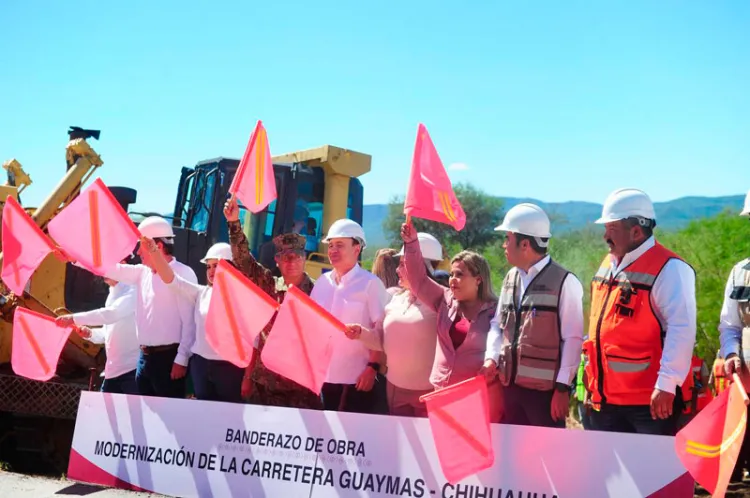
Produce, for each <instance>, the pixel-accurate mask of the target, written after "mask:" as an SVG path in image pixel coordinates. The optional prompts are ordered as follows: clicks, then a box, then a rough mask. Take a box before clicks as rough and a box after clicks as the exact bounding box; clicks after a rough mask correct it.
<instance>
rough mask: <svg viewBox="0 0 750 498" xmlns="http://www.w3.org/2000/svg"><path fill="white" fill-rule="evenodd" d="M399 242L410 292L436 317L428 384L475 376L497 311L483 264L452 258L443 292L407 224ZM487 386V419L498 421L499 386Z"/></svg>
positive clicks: (477, 258) (466, 256) (466, 255)
mask: <svg viewBox="0 0 750 498" xmlns="http://www.w3.org/2000/svg"><path fill="white" fill-rule="evenodd" d="M401 238H402V239H403V240H404V257H403V259H404V262H405V265H406V272H407V276H408V279H409V285H410V287H411V292H412V293H413V294H414V295H416V296H417V299H419V301H421V302H422V303H423V304H425V305H426V306H427V307H428V308H430V309H432V310H433V311H435V312H436V313H437V349H436V351H435V362H434V364H433V367H432V373H431V374H430V383H431V384H432V386H433V387H434V388H435V389H441V388H444V387H447V386H449V385H452V384H456V383H458V382H461V381H463V380H466V379H469V378H471V377H475V376H476V375H477V373H478V372H479V370H480V368H482V364H483V363H484V353H485V349H486V346H487V333H488V332H489V330H490V320H491V319H492V317H493V316H494V314H495V309H496V307H497V296H495V294H494V293H493V292H492V281H491V280H490V267H489V264H487V260H486V259H484V257H482V256H481V255H480V254H477V253H475V252H471V251H461V252H460V253H458V254H456V255H455V256H454V257H453V259H452V260H451V271H450V280H449V282H448V289H446V288H445V287H442V286H441V285H440V284H438V283H437V282H435V281H433V280H432V279H431V278H430V277H429V276H428V275H427V269H426V268H425V265H424V262H423V260H422V253H421V250H420V247H419V246H420V245H419V242H418V239H417V231H416V230H415V229H414V226H413V225H412V224H411V223H408V224H406V223H404V224H403V225H402V226H401ZM488 387H489V402H490V421H491V422H499V421H500V415H501V411H502V408H501V406H502V404H501V390H500V385H499V383H498V381H497V380H496V379H495V380H493V381H492V382H491V384H490V385H489V386H488Z"/></svg>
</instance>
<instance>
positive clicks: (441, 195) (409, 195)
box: [404, 123, 466, 231]
mask: <svg viewBox="0 0 750 498" xmlns="http://www.w3.org/2000/svg"><path fill="white" fill-rule="evenodd" d="M404 214H406V215H407V216H413V217H415V218H421V219H423V220H430V221H437V222H438V223H445V224H447V225H451V226H452V227H453V228H455V229H456V230H459V231H460V230H462V229H463V227H464V225H466V214H465V213H464V209H463V208H462V207H461V203H459V202H458V199H457V198H456V194H454V193H453V185H451V180H450V178H448V173H446V171H445V168H444V167H443V162H442V161H441V160H440V156H438V153H437V150H435V146H434V145H433V144H432V139H431V138H430V134H429V133H427V128H425V126H424V125H423V124H421V123H420V124H419V128H418V129H417V143H416V145H415V146H414V158H413V159H412V163H411V176H410V177H409V186H408V188H407V190H406V200H405V201H404Z"/></svg>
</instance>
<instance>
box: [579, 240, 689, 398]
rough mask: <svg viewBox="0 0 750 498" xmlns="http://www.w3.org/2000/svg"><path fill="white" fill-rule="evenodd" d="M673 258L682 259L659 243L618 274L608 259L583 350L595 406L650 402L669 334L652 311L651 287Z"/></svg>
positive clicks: (594, 292)
mask: <svg viewBox="0 0 750 498" xmlns="http://www.w3.org/2000/svg"><path fill="white" fill-rule="evenodd" d="M670 259H680V258H679V256H677V255H676V254H674V253H673V252H671V251H669V250H668V249H666V248H665V247H664V246H662V245H661V244H659V243H658V242H657V243H655V244H654V246H653V247H651V248H650V249H648V250H647V251H646V252H645V253H643V255H641V256H640V257H639V258H638V259H636V260H635V261H633V262H632V263H631V264H630V265H628V266H627V267H626V268H625V269H624V270H623V271H621V272H620V273H618V274H616V275H614V276H612V275H611V274H610V273H611V265H610V261H611V260H610V256H609V255H608V256H607V257H605V258H604V261H603V262H602V264H601V266H600V267H599V270H598V271H597V273H596V276H595V277H594V278H593V279H592V282H591V315H590V320H589V334H588V336H589V339H588V340H587V341H586V343H585V344H584V350H585V352H586V354H587V355H588V358H589V362H588V365H587V366H586V374H587V381H588V385H587V389H588V390H589V391H590V392H591V393H592V401H593V402H594V403H610V404H614V405H649V404H650V403H651V395H652V393H653V391H654V388H655V386H656V380H657V377H658V372H659V368H660V364H661V355H662V347H663V346H662V341H663V334H664V331H663V330H662V326H661V323H660V322H659V319H658V318H657V317H656V315H655V314H654V311H653V309H652V307H651V288H652V286H653V284H654V282H655V281H656V278H657V277H658V276H659V273H660V272H661V270H662V268H664V265H665V264H667V262H668V261H669V260H670Z"/></svg>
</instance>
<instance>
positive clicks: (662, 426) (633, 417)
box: [591, 388, 685, 436]
mask: <svg viewBox="0 0 750 498" xmlns="http://www.w3.org/2000/svg"><path fill="white" fill-rule="evenodd" d="M684 409H685V403H684V402H683V400H682V392H681V391H680V388H677V391H676V393H675V398H674V405H673V408H672V416H671V417H669V418H665V419H660V418H657V419H656V420H654V419H653V418H652V417H651V407H650V406H649V405H610V404H607V403H605V404H603V405H602V407H601V409H600V410H591V428H592V429H593V430H595V431H607V432H627V433H635V434H655V435H657V436H674V435H675V434H677V421H678V419H679V417H680V414H681V413H682V411H683V410H684Z"/></svg>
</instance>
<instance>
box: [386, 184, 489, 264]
mask: <svg viewBox="0 0 750 498" xmlns="http://www.w3.org/2000/svg"><path fill="white" fill-rule="evenodd" d="M453 188H454V192H455V193H456V197H457V198H458V201H459V202H460V203H461V206H462V207H463V209H464V212H465V213H466V226H464V228H463V230H461V231H460V232H459V231H456V230H455V229H454V228H453V227H451V226H450V225H446V224H444V223H437V222H434V221H428V220H422V219H419V218H413V219H412V221H413V223H414V226H415V227H416V229H417V230H418V231H420V232H428V233H431V234H432V235H434V236H435V237H437V239H438V240H439V241H440V242H441V243H442V244H443V246H444V247H445V248H446V250H447V248H448V247H453V246H457V247H459V248H460V249H471V250H474V251H481V250H482V249H484V248H485V247H487V246H488V245H489V244H491V243H492V242H493V240H495V239H496V238H497V237H498V235H497V232H495V231H494V228H495V227H496V226H497V225H499V224H500V221H501V220H502V218H503V201H502V199H499V198H497V197H493V196H491V195H489V194H486V193H485V192H483V191H481V190H479V189H477V188H476V187H474V186H473V185H470V184H463V183H459V184H457V185H455V186H454V187H453ZM403 222H404V199H403V196H401V197H394V198H393V199H392V200H391V202H390V203H389V205H388V215H387V216H386V218H385V220H383V231H384V232H385V235H386V237H387V238H388V240H389V242H390V243H391V244H392V245H393V247H400V245H401V235H400V233H401V224H402V223H403Z"/></svg>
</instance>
